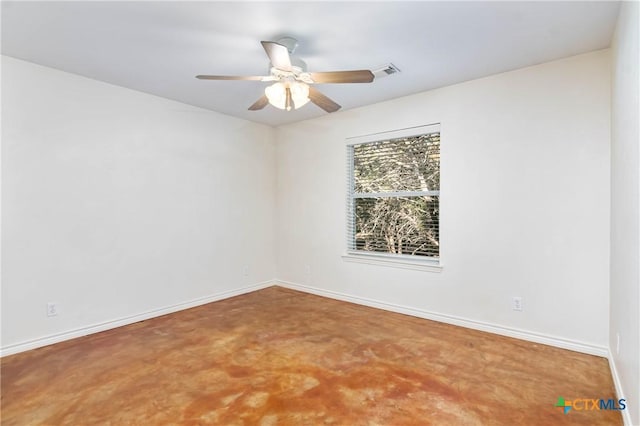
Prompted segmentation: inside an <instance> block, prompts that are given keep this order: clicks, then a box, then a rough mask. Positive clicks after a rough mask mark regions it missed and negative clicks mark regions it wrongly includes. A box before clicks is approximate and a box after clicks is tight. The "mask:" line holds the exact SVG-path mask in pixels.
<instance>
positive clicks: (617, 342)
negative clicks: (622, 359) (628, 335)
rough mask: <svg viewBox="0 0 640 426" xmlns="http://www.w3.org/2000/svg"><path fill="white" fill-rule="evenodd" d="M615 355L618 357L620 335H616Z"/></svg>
mask: <svg viewBox="0 0 640 426" xmlns="http://www.w3.org/2000/svg"><path fill="white" fill-rule="evenodd" d="M616 355H620V333H616Z"/></svg>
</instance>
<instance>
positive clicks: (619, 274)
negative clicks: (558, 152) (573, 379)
mask: <svg viewBox="0 0 640 426" xmlns="http://www.w3.org/2000/svg"><path fill="white" fill-rule="evenodd" d="M639 23H640V4H639V3H638V2H623V3H622V6H621V8H620V15H619V17H618V26H617V29H616V34H615V37H614V42H613V44H612V49H611V50H612V64H613V71H612V92H611V96H612V102H611V106H612V108H611V112H612V115H611V317H610V318H611V326H610V327H611V328H610V330H611V331H610V335H609V343H610V347H611V358H612V361H613V364H614V366H615V367H614V368H615V370H616V371H617V379H618V381H619V383H618V386H619V388H620V389H619V391H620V394H621V395H622V397H626V399H627V401H630V404H629V411H628V415H629V420H630V422H629V423H630V424H634V425H640V406H639V404H638V402H640V314H639V311H640V245H639V241H640V208H639V207H640V202H639V198H640V173H639V170H640V130H639V128H638V120H639V119H638V117H640V106H639V98H640V84H639V81H640V72H639V71H638V68H639V63H640V54H639V52H640V43H639V40H640V31H639V28H638V27H639V25H640V24H639ZM618 336H619V337H620V348H619V351H618V347H617V346H618Z"/></svg>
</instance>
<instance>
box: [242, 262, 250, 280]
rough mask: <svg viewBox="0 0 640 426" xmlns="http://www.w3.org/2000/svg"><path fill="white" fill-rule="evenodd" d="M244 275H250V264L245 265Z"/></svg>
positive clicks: (243, 268)
mask: <svg viewBox="0 0 640 426" xmlns="http://www.w3.org/2000/svg"><path fill="white" fill-rule="evenodd" d="M242 275H243V276H245V277H248V276H249V265H244V266H243V267H242Z"/></svg>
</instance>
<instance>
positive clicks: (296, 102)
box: [264, 81, 309, 111]
mask: <svg viewBox="0 0 640 426" xmlns="http://www.w3.org/2000/svg"><path fill="white" fill-rule="evenodd" d="M264 94H265V95H266V96H267V99H269V103H270V104H271V105H273V106H274V107H276V108H280V109H285V110H287V111H291V109H298V108H300V107H302V106H303V105H306V103H307V102H309V86H307V84H305V83H302V82H299V81H286V82H277V83H274V84H272V85H271V86H267V88H266V89H264Z"/></svg>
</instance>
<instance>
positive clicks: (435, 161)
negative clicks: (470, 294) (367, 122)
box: [347, 125, 440, 263]
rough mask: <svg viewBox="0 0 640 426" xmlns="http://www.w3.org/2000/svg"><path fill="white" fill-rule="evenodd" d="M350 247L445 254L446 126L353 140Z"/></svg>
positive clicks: (410, 255)
mask: <svg viewBox="0 0 640 426" xmlns="http://www.w3.org/2000/svg"><path fill="white" fill-rule="evenodd" d="M347 161H348V163H347V169H348V181H349V182H348V185H349V190H348V199H347V207H348V208H347V250H348V252H349V253H350V254H369V255H375V254H377V255H384V256H386V257H388V258H396V259H398V260H400V259H404V260H409V259H412V260H422V261H429V260H430V261H432V262H433V261H436V263H437V261H438V260H439V258H440V227H439V221H440V128H439V125H432V126H421V127H418V128H412V129H406V130H403V131H396V132H390V133H389V134H377V135H370V136H365V137H359V138H353V139H351V140H349V141H348V146H347Z"/></svg>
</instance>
